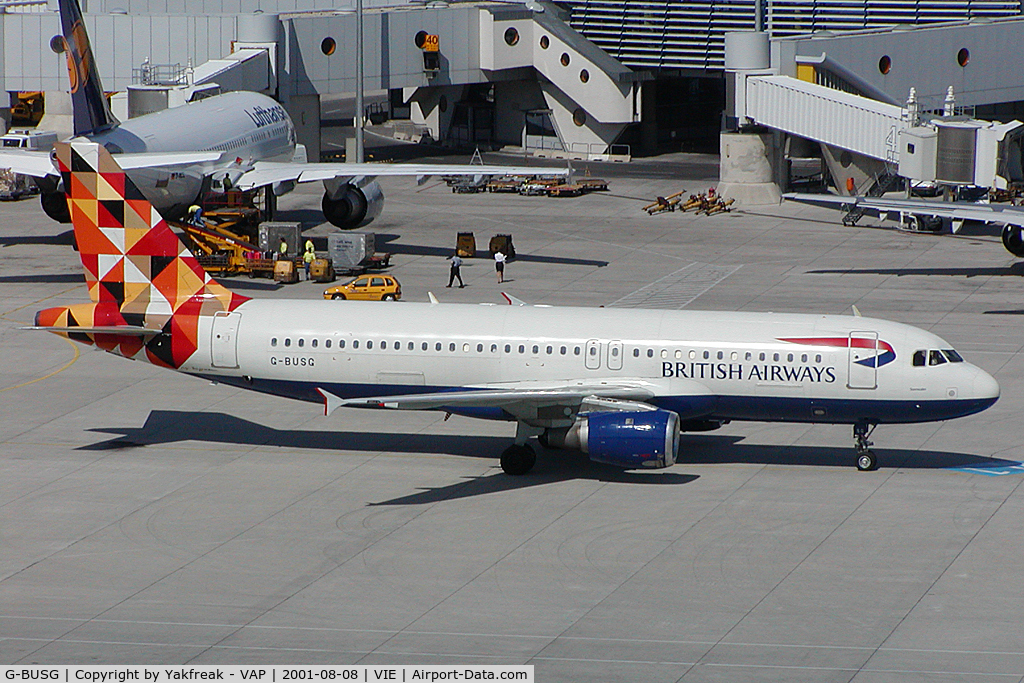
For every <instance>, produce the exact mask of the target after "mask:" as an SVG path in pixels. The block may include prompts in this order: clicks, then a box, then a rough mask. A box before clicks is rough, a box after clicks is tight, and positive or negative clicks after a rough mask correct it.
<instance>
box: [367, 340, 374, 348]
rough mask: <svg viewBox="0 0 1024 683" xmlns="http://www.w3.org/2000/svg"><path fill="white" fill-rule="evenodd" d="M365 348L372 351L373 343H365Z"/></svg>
mask: <svg viewBox="0 0 1024 683" xmlns="http://www.w3.org/2000/svg"><path fill="white" fill-rule="evenodd" d="M366 348H368V349H372V348H373V342H372V341H368V342H366Z"/></svg>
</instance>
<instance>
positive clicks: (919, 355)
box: [914, 351, 926, 368]
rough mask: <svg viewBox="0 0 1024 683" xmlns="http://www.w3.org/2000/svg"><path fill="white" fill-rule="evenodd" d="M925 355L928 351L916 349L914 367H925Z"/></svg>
mask: <svg viewBox="0 0 1024 683" xmlns="http://www.w3.org/2000/svg"><path fill="white" fill-rule="evenodd" d="M925 355H926V353H925V352H924V351H914V367H915V368H923V367H924V365H925Z"/></svg>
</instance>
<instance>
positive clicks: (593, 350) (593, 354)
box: [590, 346, 597, 356]
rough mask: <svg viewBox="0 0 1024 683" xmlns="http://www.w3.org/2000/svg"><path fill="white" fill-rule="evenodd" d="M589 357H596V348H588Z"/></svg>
mask: <svg viewBox="0 0 1024 683" xmlns="http://www.w3.org/2000/svg"><path fill="white" fill-rule="evenodd" d="M590 355H591V356H596V355H597V347H596V346H591V347H590Z"/></svg>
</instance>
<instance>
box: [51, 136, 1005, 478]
mask: <svg viewBox="0 0 1024 683" xmlns="http://www.w3.org/2000/svg"><path fill="white" fill-rule="evenodd" d="M56 158H57V163H58V164H59V168H60V172H61V177H62V180H63V186H64V187H65V188H67V193H68V194H67V197H68V205H69V208H70V211H71V218H72V222H73V224H74V229H75V236H76V238H77V240H78V245H79V249H80V254H81V258H82V265H83V266H84V269H85V278H86V282H87V284H88V288H89V294H90V297H91V299H92V301H91V302H90V303H81V304H74V305H71V306H62V307H57V308H49V309H46V310H43V311H39V313H37V314H36V320H35V327H33V328H31V329H43V330H49V331H52V332H55V333H57V334H60V335H64V336H66V337H69V338H70V339H73V340H75V341H79V342H82V343H86V344H95V345H96V346H98V347H99V348H102V349H104V350H106V351H109V352H111V353H115V354H118V355H121V356H125V357H127V358H131V359H134V360H139V361H144V362H148V363H153V364H155V365H161V366H164V367H168V368H172V369H175V370H178V371H180V372H185V373H188V374H191V375H195V376H197V377H203V378H207V379H211V380H216V381H218V382H223V383H226V384H230V385H233V386H237V387H240V388H244V389H251V390H253V391H260V392H264V393H268V394H275V395H278V396H285V397H288V398H294V399H299V400H304V401H310V402H318V403H322V404H323V405H324V406H325V412H326V413H327V414H328V415H329V414H331V413H332V412H333V411H334V410H335V409H337V408H338V407H342V406H352V407H362V408H377V409H410V410H439V411H444V412H447V413H456V414H460V415H466V416H471V417H478V418H486V419H494V420H507V421H514V422H516V423H517V425H518V429H517V431H516V438H515V442H514V443H513V444H512V445H511V446H509V447H508V449H506V450H505V452H504V453H503V454H502V456H501V466H502V468H503V469H504V470H505V471H506V472H507V473H509V474H524V473H526V472H528V471H529V470H530V468H531V467H532V466H533V464H534V461H535V454H534V450H533V449H532V448H531V447H530V446H529V445H528V443H527V441H528V440H529V438H530V437H532V436H538V437H540V442H541V443H542V444H544V445H545V446H548V447H565V448H578V449H580V450H582V451H583V452H585V453H589V455H590V458H591V459H592V460H595V461H599V462H604V463H610V464H612V465H617V466H620V467H624V468H660V467H668V466H670V465H672V464H673V463H674V462H675V460H676V456H677V451H678V447H679V432H680V430H681V429H682V430H707V429H713V428H715V427H717V426H720V425H721V424H723V423H725V422H728V421H730V420H756V421H789V422H821V423H839V424H851V425H853V431H854V437H855V441H856V450H857V466H858V467H859V468H860V469H863V470H869V469H873V468H874V467H875V466H876V464H877V461H876V458H875V455H874V454H873V453H872V452H871V451H870V450H869V449H868V447H869V446H870V445H871V444H870V442H869V441H868V436H869V432H870V430H871V429H872V428H873V427H874V426H875V425H877V424H881V423H906V422H929V421H935V420H949V419H952V418H955V417H961V416H964V415H970V414H972V413H977V412H979V411H981V410H984V409H986V408H988V407H989V406H991V405H992V404H993V403H995V402H996V400H997V399H998V397H999V385H998V384H996V381H995V380H994V379H993V378H992V377H991V376H989V375H988V374H987V373H985V372H984V371H983V370H981V369H980V368H978V367H975V366H974V365H971V364H970V363H967V362H965V361H964V359H963V358H961V357H960V355H959V354H958V353H957V352H956V351H955V350H953V349H952V348H951V347H950V345H949V344H948V343H946V342H945V341H943V340H942V339H940V338H939V337H937V336H935V335H934V334H931V333H929V332H925V331H923V330H920V329H917V328H915V327H910V326H909V325H902V324H899V323H893V322H887V321H884V320H875V319H871V318H861V317H852V316H850V317H846V316H828V315H801V314H772V313H718V312H703V311H654V310H613V309H607V308H596V309H593V308H592V309H588V308H549V307H535V306H517V305H513V306H479V305H466V304H439V303H423V304H419V303H403V304H397V305H388V304H380V303H374V302H359V301H352V302H346V303H344V304H339V303H338V302H333V301H325V300H278V299H272V300H270V299H265V300H260V299H248V298H246V297H244V296H241V295H239V294H235V293H232V292H230V291H228V290H227V289H226V288H224V287H223V286H222V285H220V284H219V283H218V282H216V281H215V280H213V279H211V278H210V276H209V275H208V274H207V273H206V272H204V271H203V269H202V267H201V266H200V265H199V264H198V263H197V261H196V259H195V257H194V256H193V255H192V254H191V253H189V251H188V249H187V248H186V247H185V246H184V245H183V244H182V243H181V242H180V241H179V239H178V238H177V236H176V235H175V233H174V232H172V231H171V229H170V228H169V227H168V225H167V223H166V222H165V221H164V220H163V219H162V218H161V217H160V214H159V213H157V211H156V210H155V209H154V208H153V207H152V205H151V204H150V203H149V201H147V200H146V198H145V197H144V196H143V194H142V193H141V192H140V191H139V190H138V188H137V187H136V186H135V185H134V184H133V183H132V181H131V179H130V178H128V177H127V176H126V175H125V173H124V172H123V171H122V170H121V169H120V167H119V166H118V165H117V162H116V161H115V160H114V157H112V156H111V155H110V154H109V153H108V152H107V150H106V149H105V148H104V147H103V146H101V145H99V144H96V143H91V142H88V141H72V142H71V143H58V145H57V147H56ZM381 306H386V307H387V309H388V310H387V315H386V316H382V315H381V312H382V311H381Z"/></svg>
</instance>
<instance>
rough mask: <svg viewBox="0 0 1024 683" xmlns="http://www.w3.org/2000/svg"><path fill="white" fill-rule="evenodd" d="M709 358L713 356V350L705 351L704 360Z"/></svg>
mask: <svg viewBox="0 0 1024 683" xmlns="http://www.w3.org/2000/svg"><path fill="white" fill-rule="evenodd" d="M709 358H711V352H710V351H705V352H704V360H707V359H709Z"/></svg>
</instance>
